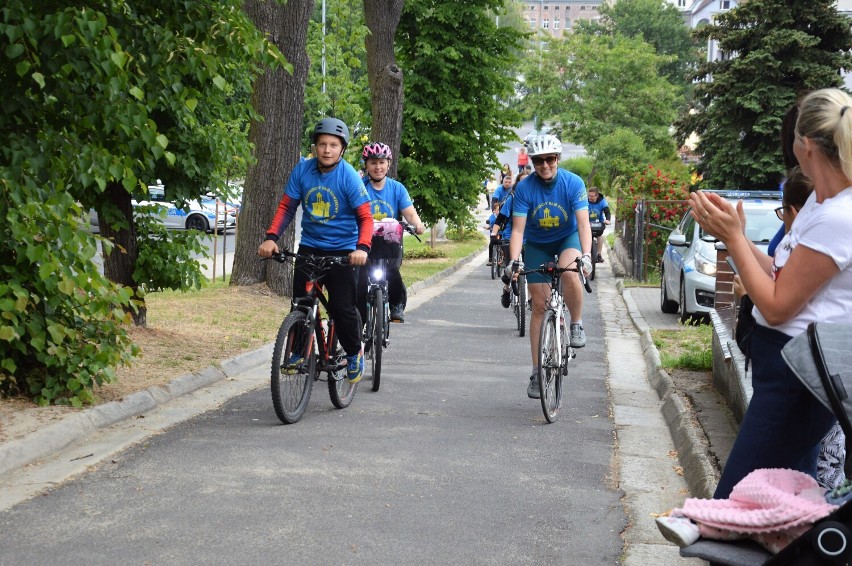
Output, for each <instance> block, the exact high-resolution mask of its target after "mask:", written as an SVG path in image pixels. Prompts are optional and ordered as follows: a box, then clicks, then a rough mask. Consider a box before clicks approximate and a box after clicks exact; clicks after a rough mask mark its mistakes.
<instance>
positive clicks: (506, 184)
mask: <svg viewBox="0 0 852 566" xmlns="http://www.w3.org/2000/svg"><path fill="white" fill-rule="evenodd" d="M512 187H514V184H513V179H512V176H511V175H506V176H505V177H503V180H502V181H500V186H499V187H497V190H495V191H494V193H492V195H491V206H492V207H493V206H494V205H495V204H497V205H498V208H497V210H500V208H499V207H501V206H503V201H504V200H506V197H507V196H509V194H510V193H511V192H512Z"/></svg>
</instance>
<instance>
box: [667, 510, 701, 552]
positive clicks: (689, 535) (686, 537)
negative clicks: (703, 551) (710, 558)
mask: <svg viewBox="0 0 852 566" xmlns="http://www.w3.org/2000/svg"><path fill="white" fill-rule="evenodd" d="M657 528H658V529H660V532H661V533H662V535H663V536H664V537H665V538H666V540H667V541H669V542H673V543H674V544H676V545H678V546H679V547H681V548H683V547H684V546H689V545H690V544H692V543H694V542H695V541H697V540H698V538H699V537H700V536H701V534H700V533H699V531H698V525H696V524H695V523H693V522H692V521H690V520H689V519H687V518H686V517H657Z"/></svg>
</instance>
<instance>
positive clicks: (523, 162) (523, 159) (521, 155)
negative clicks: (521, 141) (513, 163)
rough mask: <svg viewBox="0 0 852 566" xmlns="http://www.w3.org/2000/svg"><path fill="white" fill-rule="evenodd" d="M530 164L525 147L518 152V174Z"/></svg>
mask: <svg viewBox="0 0 852 566" xmlns="http://www.w3.org/2000/svg"><path fill="white" fill-rule="evenodd" d="M529 162H530V154H529V152H527V148H526V147H525V146H521V149H519V150H518V173H520V172H521V171H523V170H524V169H525V168H526V166H527V165H528V164H529Z"/></svg>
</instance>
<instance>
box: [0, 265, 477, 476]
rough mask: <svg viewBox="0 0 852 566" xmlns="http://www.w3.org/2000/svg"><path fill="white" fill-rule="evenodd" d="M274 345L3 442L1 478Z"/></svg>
mask: <svg viewBox="0 0 852 566" xmlns="http://www.w3.org/2000/svg"><path fill="white" fill-rule="evenodd" d="M481 253H482V250H479V251H476V252H474V253H472V254H470V255H468V256H466V257H464V258H462V259H460V260H459V261H458V262H456V264H455V265H453V266H451V267H448V268H447V269H445V270H443V271H441V272H439V273H436V274H435V275H432V276H431V277H429V278H427V279H425V280H423V281H418V282H417V283H414V284H413V285H411V287H409V288H408V291H409V293H411V294H416V293H417V292H418V291H420V290H423V289H425V288H426V287H429V286H430V285H434V284H435V283H437V282H439V281H441V280H442V279H446V278H447V277H448V276H450V275H452V274H453V273H454V272H455V271H457V270H458V269H459V268H460V267H462V266H463V265H465V264H467V263H470V262H471V261H472V260H473V259H474V258H475V257H476V256H477V255H479V254H481ZM273 345H274V344H273V343H272V342H270V343H269V344H266V345H265V346H261V347H260V348H258V349H256V350H253V351H251V352H245V353H243V354H239V355H237V356H235V357H233V358H229V359H227V360H224V361H222V362H220V363H219V364H218V365H213V366H208V367H206V368H204V369H202V370H200V371H198V372H195V373H189V374H186V375H182V376H180V377H177V378H175V379H173V380H172V381H170V382H169V383H168V384H166V385H165V386H154V387H149V388H148V389H144V390H142V391H137V392H136V393H133V394H132V395H128V396H127V397H126V398H125V399H123V400H122V401H113V402H110V403H104V404H103V405H98V406H96V407H91V408H88V409H85V410H83V411H81V412H79V413H73V414H70V415H68V416H66V417H64V418H62V419H61V420H59V421H57V422H55V423H53V424H51V425H48V426H46V427H44V428H43V429H40V430H38V431H36V432H33V433H30V434H28V435H26V436H24V437H22V438H16V439H13V440H10V441H7V442H4V443H3V444H2V445H0V477H3V476H6V475H8V474H10V473H12V472H14V471H16V470H18V469H20V468H22V467H24V466H26V465H28V464H32V463H33V462H36V461H38V460H41V459H43V458H46V457H48V456H50V455H51V454H54V453H56V452H58V451H60V450H62V449H63V448H66V447H68V446H70V445H72V444H74V443H76V442H79V441H81V440H83V439H85V438H86V437H87V436H89V435H90V434H92V433H94V432H95V431H97V430H100V429H103V428H106V427H108V426H110V425H113V424H115V423H118V422H121V421H124V420H127V419H131V418H133V417H136V416H138V415H142V414H144V413H147V412H150V411H152V410H154V409H156V408H157V407H159V406H161V405H164V404H166V403H168V402H170V401H172V400H174V399H176V398H178V397H182V396H184V395H187V394H189V393H192V392H193V391H196V390H198V389H201V388H202V387H207V386H209V385H214V384H215V383H217V382H219V381H222V380H223V379H226V378H234V377H236V376H237V375H239V374H241V373H245V372H247V371H251V370H254V369H255V368H258V367H261V366H263V365H266V364H268V363H269V360H270V358H271V357H272V348H273Z"/></svg>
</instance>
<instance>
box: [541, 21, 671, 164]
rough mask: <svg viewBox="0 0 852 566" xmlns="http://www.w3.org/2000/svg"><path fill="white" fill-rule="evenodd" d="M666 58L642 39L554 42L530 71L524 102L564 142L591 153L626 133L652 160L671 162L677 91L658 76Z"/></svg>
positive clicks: (579, 37) (582, 37) (579, 36)
mask: <svg viewBox="0 0 852 566" xmlns="http://www.w3.org/2000/svg"><path fill="white" fill-rule="evenodd" d="M668 60H669V58H668V57H665V56H662V55H658V54H657V53H656V52H655V51H654V49H653V47H651V46H650V45H649V44H647V43H645V42H644V41H643V40H642V39H640V38H627V37H624V36H622V35H619V34H616V35H614V36H609V35H596V34H591V33H576V34H573V35H570V36H568V37H566V38H563V39H552V40H550V42H549V44H548V49H547V50H546V51H544V52H543V53H542V54H541V65H540V66H538V67H537V68H533V69H530V70H529V73H528V76H527V79H526V83H527V86H528V88H529V89H530V94H528V95H527V98H528V100H529V102H530V104H531V105H532V106H533V107H534V108H536V111H537V114H538V115H539V116H540V117H545V118H546V119H548V121H551V122H554V123H555V124H557V125H558V126H559V127H560V129H561V133H562V136H563V138H564V139H563V141H571V142H573V143H577V144H581V145H584V146H586V149H587V150H588V151H590V152H591V153H594V151H595V146H596V144H597V143H598V140H599V139H601V138H602V137H603V136H607V135H609V134H611V133H612V132H614V131H616V130H619V129H624V130H629V131H631V132H633V133H634V134H636V136H638V137H639V138H640V139H641V140H642V142H643V143H644V144H645V146H646V147H647V149H648V151H649V152H651V153H652V154H655V155H661V156H667V157H668V156H671V155H673V153H674V143H673V140H672V139H671V136H670V135H669V127H670V125H671V123H672V121H673V120H674V118H675V103H674V101H675V99H676V88H675V87H674V86H673V85H672V84H671V83H670V82H668V80H666V78H665V77H663V76H661V75H660V74H659V68H660V65H661V64H663V63H664V62H666V61H668Z"/></svg>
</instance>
